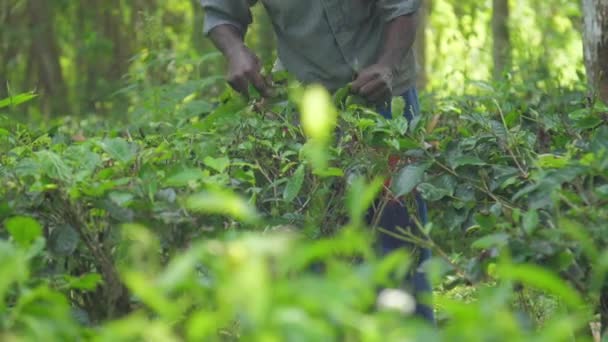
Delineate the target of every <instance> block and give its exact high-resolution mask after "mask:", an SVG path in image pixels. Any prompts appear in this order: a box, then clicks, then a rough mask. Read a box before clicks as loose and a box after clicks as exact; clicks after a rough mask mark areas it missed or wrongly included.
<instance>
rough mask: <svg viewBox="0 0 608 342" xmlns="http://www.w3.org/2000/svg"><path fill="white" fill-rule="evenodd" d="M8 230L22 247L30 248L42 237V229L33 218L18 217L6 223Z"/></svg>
mask: <svg viewBox="0 0 608 342" xmlns="http://www.w3.org/2000/svg"><path fill="white" fill-rule="evenodd" d="M4 225H5V227H6V230H7V231H8V232H9V234H10V235H11V237H12V238H13V240H14V241H15V242H16V243H17V244H19V245H20V246H21V247H29V246H30V245H31V244H32V243H33V242H34V240H36V239H37V238H39V237H41V236H42V227H41V226H40V224H39V223H38V221H36V220H34V219H33V218H31V217H25V216H16V217H12V218H10V219H8V220H6V221H5V222H4Z"/></svg>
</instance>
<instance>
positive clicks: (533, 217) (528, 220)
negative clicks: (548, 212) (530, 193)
mask: <svg viewBox="0 0 608 342" xmlns="http://www.w3.org/2000/svg"><path fill="white" fill-rule="evenodd" d="M538 223H539V219H538V213H537V212H536V210H530V211H528V212H526V213H525V214H524V216H523V219H522V227H523V229H524V231H525V232H526V233H528V234H532V233H533V232H534V230H535V229H536V227H538Z"/></svg>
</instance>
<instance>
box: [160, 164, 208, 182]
mask: <svg viewBox="0 0 608 342" xmlns="http://www.w3.org/2000/svg"><path fill="white" fill-rule="evenodd" d="M203 177H205V173H204V172H203V171H202V170H201V169H195V168H183V169H180V170H178V171H177V172H175V173H173V174H171V175H170V176H169V177H168V178H167V179H166V180H165V181H164V185H165V186H169V187H181V186H187V185H188V184H190V183H192V182H196V181H199V180H201V179H203Z"/></svg>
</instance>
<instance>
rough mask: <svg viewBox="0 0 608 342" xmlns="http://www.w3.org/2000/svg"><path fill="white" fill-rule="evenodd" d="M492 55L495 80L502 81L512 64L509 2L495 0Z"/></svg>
mask: <svg viewBox="0 0 608 342" xmlns="http://www.w3.org/2000/svg"><path fill="white" fill-rule="evenodd" d="M492 37H493V42H494V43H493V44H494V45H493V48H492V55H493V59H494V79H495V80H500V79H502V77H503V75H504V73H505V71H507V70H508V69H509V68H510V64H511V41H510V36H509V0H493V7H492Z"/></svg>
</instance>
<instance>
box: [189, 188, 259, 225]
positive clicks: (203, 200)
mask: <svg viewBox="0 0 608 342" xmlns="http://www.w3.org/2000/svg"><path fill="white" fill-rule="evenodd" d="M185 205H186V208H188V209H190V210H192V211H197V212H201V213H205V214H220V215H228V216H231V217H233V218H235V219H238V220H242V221H246V222H251V221H255V220H256V219H257V218H258V214H257V212H256V210H255V209H254V208H252V207H251V206H250V205H249V204H248V203H247V202H246V201H245V200H244V199H242V198H241V197H239V196H237V195H235V194H233V193H231V192H228V191H219V190H216V191H205V192H201V193H198V194H196V195H192V196H190V197H188V198H187V199H186V202H185Z"/></svg>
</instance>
